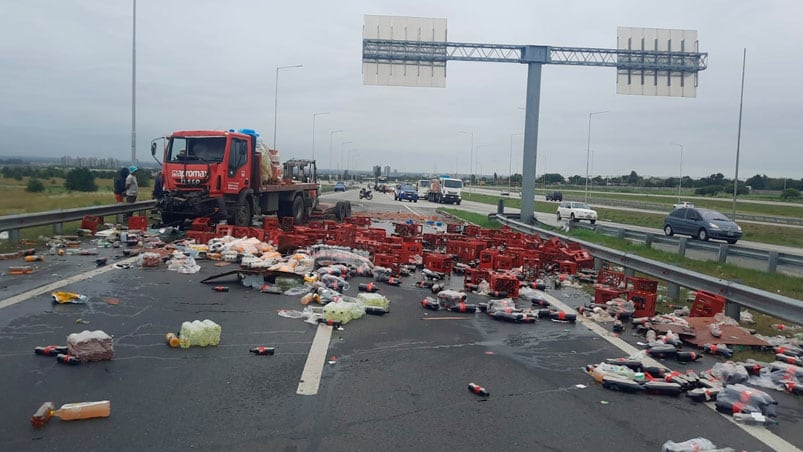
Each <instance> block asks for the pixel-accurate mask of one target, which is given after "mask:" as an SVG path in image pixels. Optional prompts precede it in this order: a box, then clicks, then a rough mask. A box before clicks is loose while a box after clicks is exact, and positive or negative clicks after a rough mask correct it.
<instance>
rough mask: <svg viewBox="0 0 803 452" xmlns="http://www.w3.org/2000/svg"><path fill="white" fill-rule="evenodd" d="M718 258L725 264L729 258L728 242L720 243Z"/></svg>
mask: <svg viewBox="0 0 803 452" xmlns="http://www.w3.org/2000/svg"><path fill="white" fill-rule="evenodd" d="M717 260H718V261H719V263H720V264H724V263H725V261H726V260H728V244H727V243H723V244H721V245H719V255H718V256H717Z"/></svg>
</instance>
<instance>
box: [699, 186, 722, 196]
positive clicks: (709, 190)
mask: <svg viewBox="0 0 803 452" xmlns="http://www.w3.org/2000/svg"><path fill="white" fill-rule="evenodd" d="M721 191H722V186H721V185H706V186H704V187H700V188H697V189H695V190H694V194H695V195H701V196H704V195H711V196H714V195H716V194H717V193H719V192H721Z"/></svg>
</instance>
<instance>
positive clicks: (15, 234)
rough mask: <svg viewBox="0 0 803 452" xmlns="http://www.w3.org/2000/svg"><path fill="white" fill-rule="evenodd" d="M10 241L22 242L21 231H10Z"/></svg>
mask: <svg viewBox="0 0 803 452" xmlns="http://www.w3.org/2000/svg"><path fill="white" fill-rule="evenodd" d="M8 241H9V242H11V243H18V242H19V241H20V230H19V229H9V230H8Z"/></svg>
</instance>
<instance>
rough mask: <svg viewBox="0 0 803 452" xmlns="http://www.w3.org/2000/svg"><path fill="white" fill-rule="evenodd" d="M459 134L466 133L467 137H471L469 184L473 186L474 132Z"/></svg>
mask: <svg viewBox="0 0 803 452" xmlns="http://www.w3.org/2000/svg"><path fill="white" fill-rule="evenodd" d="M457 133H465V134H466V135H471V148H470V150H469V159H468V171H469V176H468V184H469V186H471V179H472V178H473V177H474V131H473V130H472V131H471V132H464V131H462V130H461V131H458V132H457Z"/></svg>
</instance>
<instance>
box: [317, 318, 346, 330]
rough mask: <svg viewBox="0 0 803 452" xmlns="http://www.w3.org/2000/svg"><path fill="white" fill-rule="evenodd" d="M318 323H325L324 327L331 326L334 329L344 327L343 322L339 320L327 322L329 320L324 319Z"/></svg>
mask: <svg viewBox="0 0 803 452" xmlns="http://www.w3.org/2000/svg"><path fill="white" fill-rule="evenodd" d="M318 323H323V324H324V325H329V326H331V327H333V328H340V327H342V326H343V322H341V321H339V320H327V319H324V318H320V319H318Z"/></svg>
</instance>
